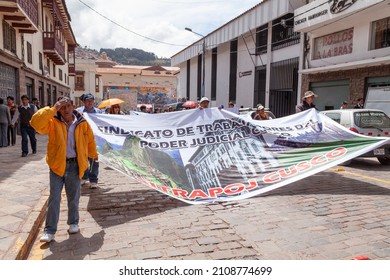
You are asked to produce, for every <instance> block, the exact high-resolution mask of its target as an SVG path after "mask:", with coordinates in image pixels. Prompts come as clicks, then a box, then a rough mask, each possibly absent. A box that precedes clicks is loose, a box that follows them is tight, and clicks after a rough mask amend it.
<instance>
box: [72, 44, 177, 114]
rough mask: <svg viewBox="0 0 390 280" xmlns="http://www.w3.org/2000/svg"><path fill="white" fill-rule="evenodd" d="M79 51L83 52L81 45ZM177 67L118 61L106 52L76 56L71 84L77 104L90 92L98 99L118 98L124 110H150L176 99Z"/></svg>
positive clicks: (173, 101)
mask: <svg viewBox="0 0 390 280" xmlns="http://www.w3.org/2000/svg"><path fill="white" fill-rule="evenodd" d="M77 53H80V51H79V48H78V49H77ZM178 70H179V69H178V68H177V67H162V66H158V65H157V66H138V65H118V64H117V63H116V62H114V61H112V60H110V58H108V57H107V54H106V53H104V52H103V53H102V54H101V55H100V57H98V58H97V57H87V56H86V55H84V57H76V70H75V72H76V75H75V76H74V78H72V79H71V87H72V89H73V91H72V92H73V95H72V97H73V98H74V100H75V102H76V104H79V103H80V101H79V98H78V97H80V96H81V95H82V94H83V93H86V92H90V93H93V94H94V95H95V97H96V101H97V103H99V101H101V100H104V99H108V98H119V99H122V100H123V101H124V103H123V104H121V109H122V111H124V112H126V113H128V112H130V111H136V110H138V109H139V107H140V106H141V105H146V106H147V108H148V110H152V109H153V108H163V107H164V105H167V104H171V103H175V102H177V98H178V96H177V76H176V75H175V73H176V72H177V71H178Z"/></svg>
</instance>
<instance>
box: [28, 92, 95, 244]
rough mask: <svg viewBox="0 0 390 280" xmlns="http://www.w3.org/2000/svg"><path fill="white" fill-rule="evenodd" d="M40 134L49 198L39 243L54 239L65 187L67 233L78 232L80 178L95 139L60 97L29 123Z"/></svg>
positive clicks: (92, 155) (93, 148) (82, 120)
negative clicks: (44, 147)
mask: <svg viewBox="0 0 390 280" xmlns="http://www.w3.org/2000/svg"><path fill="white" fill-rule="evenodd" d="M30 124H31V126H32V127H33V128H34V129H35V130H36V131H37V132H38V133H40V134H48V136H49V137H48V143H47V153H46V162H47V164H48V165H49V168H50V196H49V202H48V206H47V212H46V224H45V229H44V234H43V235H42V237H41V239H40V241H41V242H50V241H52V240H53V239H54V235H55V233H56V231H57V224H58V219H59V216H60V202H61V192H62V188H63V186H64V184H65V192H66V197H67V202H68V225H69V230H68V232H69V233H70V234H73V233H77V232H79V231H80V229H79V201H80V188H81V183H80V182H81V177H82V176H83V175H84V172H85V170H86V169H87V168H88V158H93V159H95V160H97V158H98V153H97V150H96V142H95V137H94V135H93V131H92V129H91V127H90V125H89V124H88V122H87V121H86V120H85V119H84V118H83V116H82V115H81V114H80V113H78V112H77V111H76V110H74V107H73V104H72V101H71V100H70V99H69V98H68V97H60V98H58V101H57V102H56V103H55V104H54V106H53V107H44V108H42V109H40V110H39V111H37V112H36V113H35V114H34V115H33V117H32V118H31V121H30Z"/></svg>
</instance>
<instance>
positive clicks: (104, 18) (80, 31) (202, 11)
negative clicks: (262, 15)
mask: <svg viewBox="0 0 390 280" xmlns="http://www.w3.org/2000/svg"><path fill="white" fill-rule="evenodd" d="M260 2H261V0H108V1H107V0H66V5H67V7H68V11H69V13H70V16H71V20H72V21H71V25H72V29H73V32H74V34H75V36H76V40H77V42H78V44H79V45H80V46H82V47H85V46H87V47H89V48H92V49H96V50H98V51H99V50H100V48H118V47H122V48H129V49H132V48H136V49H142V50H144V51H147V52H153V53H155V54H156V55H157V56H158V57H167V58H169V57H171V56H172V55H174V54H176V53H177V52H179V51H180V50H182V49H184V48H185V47H186V46H188V45H190V44H192V43H193V42H195V41H197V40H199V38H200V37H199V36H197V35H195V34H193V33H191V32H189V31H186V30H185V28H186V27H189V28H191V29H192V30H193V31H195V32H197V33H200V34H203V35H207V34H208V33H210V32H212V31H213V30H215V29H217V28H219V27H220V26H221V25H223V24H225V23H227V22H228V21H230V20H232V19H233V18H235V17H237V16H238V15H240V14H242V13H243V12H245V11H247V10H248V9H250V8H252V7H254V6H255V5H256V4H258V3H260Z"/></svg>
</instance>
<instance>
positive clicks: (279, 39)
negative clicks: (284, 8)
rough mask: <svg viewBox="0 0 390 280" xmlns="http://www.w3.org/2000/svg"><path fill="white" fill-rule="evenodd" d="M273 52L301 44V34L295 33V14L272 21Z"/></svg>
mask: <svg viewBox="0 0 390 280" xmlns="http://www.w3.org/2000/svg"><path fill="white" fill-rule="evenodd" d="M272 26H273V27H272V50H278V49H282V48H285V47H288V46H291V45H295V44H298V43H299V39H300V33H299V32H294V14H292V13H290V14H287V15H284V16H283V17H281V18H278V19H276V20H274V21H272Z"/></svg>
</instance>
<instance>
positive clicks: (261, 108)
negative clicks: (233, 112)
mask: <svg viewBox="0 0 390 280" xmlns="http://www.w3.org/2000/svg"><path fill="white" fill-rule="evenodd" d="M263 109H265V108H264V106H263V105H259V106H257V110H263Z"/></svg>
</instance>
